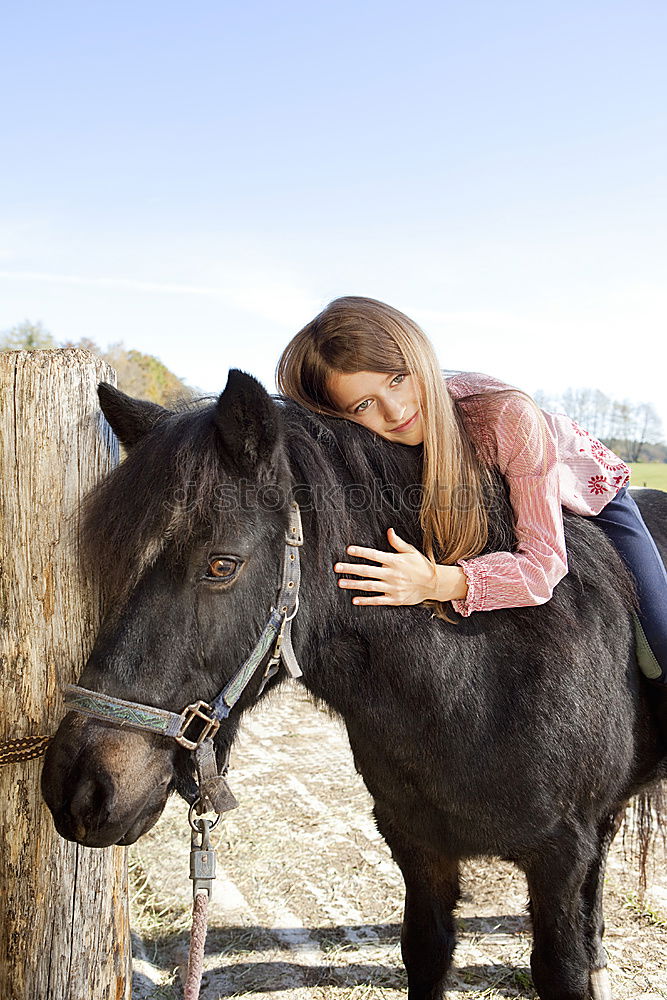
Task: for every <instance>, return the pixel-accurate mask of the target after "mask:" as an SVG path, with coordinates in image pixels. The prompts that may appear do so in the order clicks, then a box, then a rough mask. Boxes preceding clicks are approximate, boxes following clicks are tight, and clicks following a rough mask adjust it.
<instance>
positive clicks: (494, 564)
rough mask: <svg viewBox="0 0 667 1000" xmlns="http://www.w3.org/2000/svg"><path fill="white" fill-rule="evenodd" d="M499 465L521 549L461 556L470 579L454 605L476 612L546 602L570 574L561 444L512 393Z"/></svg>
mask: <svg viewBox="0 0 667 1000" xmlns="http://www.w3.org/2000/svg"><path fill="white" fill-rule="evenodd" d="M494 429H495V432H496V440H497V446H498V467H499V469H500V471H501V473H502V474H503V476H504V478H505V480H506V482H507V484H508V486H509V493H510V502H511V505H512V510H513V512H514V519H515V534H516V538H517V543H518V544H517V549H516V551H515V552H492V553H489V554H487V555H483V556H477V557H476V558H474V559H461V560H459V566H461V568H462V569H463V571H464V573H465V575H466V579H467V582H468V593H467V595H466V597H465V599H464V600H455V601H454V602H453V606H454V608H455V609H456V611H458V612H459V613H460V614H462V615H469V614H471V613H472V612H473V611H491V610H495V609H497V608H517V607H524V606H527V605H536V604H544V603H545V602H546V601H548V600H549V598H550V597H551V595H552V594H553V589H554V587H555V586H556V584H557V583H558V582H559V580H562V578H563V577H564V576H565V574H566V573H567V554H566V551H565V533H564V529H563V511H562V507H561V496H560V479H559V471H558V454H557V450H556V442H555V440H554V438H553V436H552V434H551V433H550V431H549V429H548V427H547V426H546V425H544V424H543V422H542V421H541V420H540V417H539V414H538V413H537V412H535V410H534V409H533V407H532V406H531V405H530V403H528V402H527V401H525V400H523V399H522V398H521V397H509V398H508V400H507V402H506V403H505V405H504V406H503V408H502V410H501V411H500V413H499V414H498V417H497V420H496V422H495V428H494Z"/></svg>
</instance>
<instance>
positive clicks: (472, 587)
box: [452, 559, 489, 618]
mask: <svg viewBox="0 0 667 1000" xmlns="http://www.w3.org/2000/svg"><path fill="white" fill-rule="evenodd" d="M456 565H457V566H460V567H461V569H462V570H463V572H464V573H465V576H466V580H467V581H468V593H467V594H466V596H465V598H464V599H463V600H462V601H452V607H453V608H454V610H455V611H458V613H459V614H460V615H463V617H464V618H467V617H468V615H471V614H472V613H473V611H480V610H481V609H482V608H483V607H484V601H485V599H486V596H487V592H488V579H489V577H488V573H487V572H486V570H485V569H484V567H483V566H482V565H481V564H480V562H479V561H478V560H476V559H470V560H466V559H458V560H457V563H456Z"/></svg>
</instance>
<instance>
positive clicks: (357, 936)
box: [130, 685, 667, 1000]
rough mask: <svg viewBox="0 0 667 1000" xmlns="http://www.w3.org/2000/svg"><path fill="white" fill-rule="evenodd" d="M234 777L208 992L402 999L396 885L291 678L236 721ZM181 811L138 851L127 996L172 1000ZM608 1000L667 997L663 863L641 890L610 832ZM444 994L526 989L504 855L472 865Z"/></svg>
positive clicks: (364, 800) (514, 890) (525, 950)
mask: <svg viewBox="0 0 667 1000" xmlns="http://www.w3.org/2000/svg"><path fill="white" fill-rule="evenodd" d="M230 785H231V786H232V788H233V790H234V793H235V794H236V797H237V798H238V800H239V802H240V808H239V809H237V810H235V811H234V812H231V813H229V814H227V817H226V818H225V819H223V821H222V823H221V824H220V827H219V828H218V831H216V834H215V837H214V840H215V844H216V846H217V854H218V878H217V880H216V883H215V890H214V894H213V900H212V903H211V906H210V924H209V935H208V940H207V948H206V971H205V974H204V980H203V984H202V992H201V997H202V1000H222V998H229V997H245V998H252V1000H271V998H275V997H276V995H279V996H281V997H287V998H290V1000H362V998H363V1000H381V998H382V1000H404V998H405V991H406V977H405V973H404V970H403V966H402V963H401V958H400V949H399V934H400V925H401V914H402V906H403V883H402V879H401V876H400V873H399V871H398V869H397V868H396V866H395V865H394V863H393V862H392V860H391V857H390V855H389V851H388V849H387V847H386V845H385V843H384V841H383V840H382V838H381V837H380V836H379V834H378V833H377V831H376V829H375V827H374V824H373V821H372V818H371V804H370V799H369V796H368V794H367V792H366V790H365V788H364V786H363V784H362V782H361V779H360V777H359V776H358V775H357V773H356V772H355V770H354V767H353V765H352V758H351V753H350V750H349V747H348V744H347V740H346V736H345V733H344V730H343V728H342V726H341V724H340V723H338V722H337V721H335V720H332V719H331V718H329V716H328V715H327V714H326V713H325V712H323V711H321V710H319V709H317V708H315V707H314V706H313V705H312V704H311V703H310V702H309V701H308V699H307V698H306V696H305V694H304V692H303V691H302V689H301V688H299V687H298V686H297V685H291V686H290V687H289V688H288V687H285V688H284V689H283V691H282V692H281V693H280V694H279V695H278V696H277V697H275V698H273V699H272V701H271V702H270V703H269V704H268V705H266V706H263V707H262V708H261V709H258V710H257V711H255V712H254V713H253V714H252V715H251V716H249V717H248V718H247V719H246V720H245V721H244V725H243V729H242V732H241V737H240V739H239V741H238V743H237V746H236V748H235V750H234V753H233V757H232V771H231V774H230ZM189 847H190V842H189V831H188V826H187V807H186V806H185V804H184V803H183V802H182V801H181V800H180V799H177V798H173V799H172V800H171V801H170V803H169V804H168V807H167V809H166V811H165V814H164V816H163V817H162V819H161V820H160V822H159V823H158V824H157V826H156V827H155V828H154V829H153V830H152V831H151V832H150V833H149V834H148V835H147V836H146V837H144V838H143V839H142V840H141V841H140V842H139V843H138V844H137V845H135V846H134V847H133V848H132V850H131V855H130V858H131V862H130V863H131V870H132V883H133V887H134V898H133V903H132V910H133V917H132V920H133V928H134V932H135V933H134V945H135V972H134V983H133V994H132V995H133V1000H180V997H181V996H182V987H181V982H182V978H181V977H182V974H183V968H184V966H185V965H186V964H187V948H188V935H189V921H190V906H191V891H192V890H191V882H190V881H189V878H188V871H189V868H188V864H189V862H188V856H189ZM605 884H606V890H605V892H606V906H605V913H606V921H607V933H606V939H605V940H606V946H607V951H608V954H609V968H610V973H611V979H612V984H613V988H614V996H615V997H616V1000H629V998H640V997H641V998H643V1000H649V998H651V1000H652V998H657V997H666V998H667V967H666V963H665V961H664V959H665V951H666V949H667V870H666V867H665V853H664V849H663V847H662V846H661V845H659V846H657V847H656V849H655V851H654V855H653V857H652V858H651V860H650V862H649V889H648V892H647V894H646V895H645V896H644V897H643V898H642V897H641V894H640V892H639V879H638V875H637V864H636V862H635V861H634V860H633V859H632V858H629V857H628V858H626V857H624V852H623V846H622V843H621V837H620V836H619V837H618V838H617V842H616V844H615V846H614V849H613V853H612V856H611V859H610V864H609V867H608V871H607V878H606V883H605ZM463 885H464V894H463V899H462V901H461V903H460V905H459V909H458V925H459V944H458V946H457V950H456V955H455V965H454V969H453V971H452V973H451V975H450V980H449V992H448V994H447V996H448V1000H473V998H476V1000H478V998H481V997H484V998H489V1000H492V998H495V997H534V996H535V992H534V990H533V987H532V982H531V977H530V967H529V955H530V926H529V921H528V918H527V916H526V887H525V881H524V878H523V876H522V875H521V873H520V872H518V871H517V870H515V869H514V868H513V867H512V866H510V865H507V864H503V863H501V862H498V861H494V860H489V861H476V862H475V863H474V864H472V863H471V864H469V865H468V866H467V867H466V869H465V878H464V883H463Z"/></svg>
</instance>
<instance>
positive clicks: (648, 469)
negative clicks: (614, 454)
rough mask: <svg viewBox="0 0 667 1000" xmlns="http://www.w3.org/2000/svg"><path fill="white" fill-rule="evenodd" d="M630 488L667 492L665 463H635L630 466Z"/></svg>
mask: <svg viewBox="0 0 667 1000" xmlns="http://www.w3.org/2000/svg"><path fill="white" fill-rule="evenodd" d="M630 471H631V476H630V485H631V486H648V487H650V488H651V489H652V490H666V491H667V462H636V463H635V464H634V465H631V466H630Z"/></svg>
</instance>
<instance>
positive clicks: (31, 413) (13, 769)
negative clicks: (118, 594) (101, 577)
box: [0, 349, 131, 1000]
mask: <svg viewBox="0 0 667 1000" xmlns="http://www.w3.org/2000/svg"><path fill="white" fill-rule="evenodd" d="M100 380H106V381H114V382H115V373H114V372H113V369H111V368H109V367H108V365H106V364H105V363H104V362H102V361H100V359H99V358H96V357H95V356H94V355H93V354H91V353H89V352H88V351H83V350H78V349H72V350H58V351H11V352H8V353H3V354H0V489H1V495H0V743H2V742H3V741H5V740H9V739H15V738H18V737H24V736H32V735H50V734H51V733H53V732H54V731H55V729H56V727H57V724H58V722H59V720H60V718H61V717H62V697H61V693H60V686H61V685H62V684H63V683H67V682H72V681H75V680H76V678H77V676H78V674H79V672H80V670H81V668H82V666H83V663H84V661H85V658H86V655H87V653H88V651H89V650H90V648H91V645H92V640H93V638H94V635H95V632H96V629H97V626H98V624H99V602H98V598H97V595H96V594H94V593H92V592H91V590H90V588H89V587H87V586H86V585H85V582H84V581H82V580H81V578H80V574H79V572H78V569H77V563H76V544H75V542H76V514H75V512H76V508H77V504H78V501H79V500H80V499H81V497H82V496H83V494H84V493H85V492H86V491H87V490H88V489H89V488H90V487H91V486H93V485H94V483H96V482H97V481H98V480H99V479H100V477H101V476H102V475H103V474H104V473H105V472H107V471H108V470H109V469H110V468H111V467H112V466H113V465H115V464H116V462H117V461H118V456H117V450H116V444H115V441H114V440H113V438H112V437H111V435H110V432H109V431H108V429H107V430H106V431H105V429H104V426H103V425H102V422H101V419H100V417H99V415H98V414H99V409H98V403H97V396H96V393H95V389H96V386H97V383H98V382H99V381H100ZM40 771H41V761H40V760H30V761H26V762H23V763H20V764H10V765H7V766H4V767H0V997H1V998H2V1000H129V997H130V988H131V974H130V932H129V920H128V903H127V860H126V856H125V854H126V852H125V849H124V848H118V847H114V848H108V849H106V850H96V849H93V848H86V847H79V846H78V845H76V844H71V843H69V842H67V841H65V840H63V839H62V838H61V837H59V836H58V834H57V833H56V831H55V828H54V826H53V821H52V819H51V814H50V813H49V811H48V809H47V808H46V806H45V805H44V803H43V802H42V799H41V796H40V790H39V775H40Z"/></svg>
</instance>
